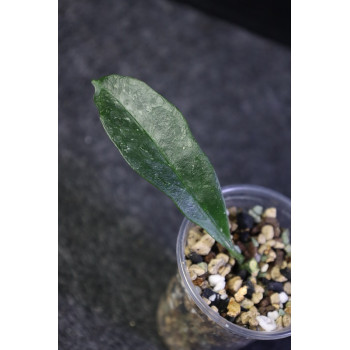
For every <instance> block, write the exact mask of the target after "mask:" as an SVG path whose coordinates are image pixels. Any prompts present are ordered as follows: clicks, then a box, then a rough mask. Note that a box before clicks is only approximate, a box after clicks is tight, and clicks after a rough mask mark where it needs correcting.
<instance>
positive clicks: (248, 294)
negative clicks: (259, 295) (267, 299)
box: [244, 280, 254, 299]
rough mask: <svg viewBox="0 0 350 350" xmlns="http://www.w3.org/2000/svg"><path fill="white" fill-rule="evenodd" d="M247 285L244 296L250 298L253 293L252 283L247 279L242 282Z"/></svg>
mask: <svg viewBox="0 0 350 350" xmlns="http://www.w3.org/2000/svg"><path fill="white" fill-rule="evenodd" d="M244 284H245V285H246V286H247V294H246V295H245V296H246V298H249V299H251V297H252V295H253V293H254V285H253V283H252V282H251V281H249V280H248V281H247V282H245V283H244Z"/></svg>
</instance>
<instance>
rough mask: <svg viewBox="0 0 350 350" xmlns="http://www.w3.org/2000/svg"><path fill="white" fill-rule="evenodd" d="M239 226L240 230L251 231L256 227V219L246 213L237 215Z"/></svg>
mask: <svg viewBox="0 0 350 350" xmlns="http://www.w3.org/2000/svg"><path fill="white" fill-rule="evenodd" d="M237 224H238V227H239V228H240V229H246V228H249V229H251V228H252V227H253V226H254V219H253V218H252V217H251V216H250V215H249V214H246V213H243V212H242V213H238V214H237Z"/></svg>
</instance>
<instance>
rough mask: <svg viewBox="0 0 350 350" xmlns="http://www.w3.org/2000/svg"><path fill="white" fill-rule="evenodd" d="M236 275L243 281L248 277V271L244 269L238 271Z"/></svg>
mask: <svg viewBox="0 0 350 350" xmlns="http://www.w3.org/2000/svg"><path fill="white" fill-rule="evenodd" d="M236 274H237V276H239V277H241V278H242V280H243V281H244V280H245V279H246V278H247V277H248V271H247V270H245V269H242V270H238V271H237V272H236Z"/></svg>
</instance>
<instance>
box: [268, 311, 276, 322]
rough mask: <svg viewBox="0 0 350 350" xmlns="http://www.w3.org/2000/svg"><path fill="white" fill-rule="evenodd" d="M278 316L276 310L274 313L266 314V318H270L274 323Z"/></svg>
mask: <svg viewBox="0 0 350 350" xmlns="http://www.w3.org/2000/svg"><path fill="white" fill-rule="evenodd" d="M278 316H279V313H278V311H277V310H275V311H270V312H268V313H267V317H268V318H270V319H271V320H272V321H276V320H277V318H278Z"/></svg>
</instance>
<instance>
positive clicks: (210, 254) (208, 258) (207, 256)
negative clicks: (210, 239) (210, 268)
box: [204, 251, 216, 264]
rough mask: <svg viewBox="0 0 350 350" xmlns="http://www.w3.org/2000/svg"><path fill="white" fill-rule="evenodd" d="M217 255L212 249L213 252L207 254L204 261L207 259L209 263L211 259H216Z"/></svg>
mask: <svg viewBox="0 0 350 350" xmlns="http://www.w3.org/2000/svg"><path fill="white" fill-rule="evenodd" d="M215 257H216V254H215V253H214V252H213V251H211V252H209V254H208V255H206V256H205V257H204V261H205V262H206V263H207V264H209V263H210V260H211V259H214V258H215Z"/></svg>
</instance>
